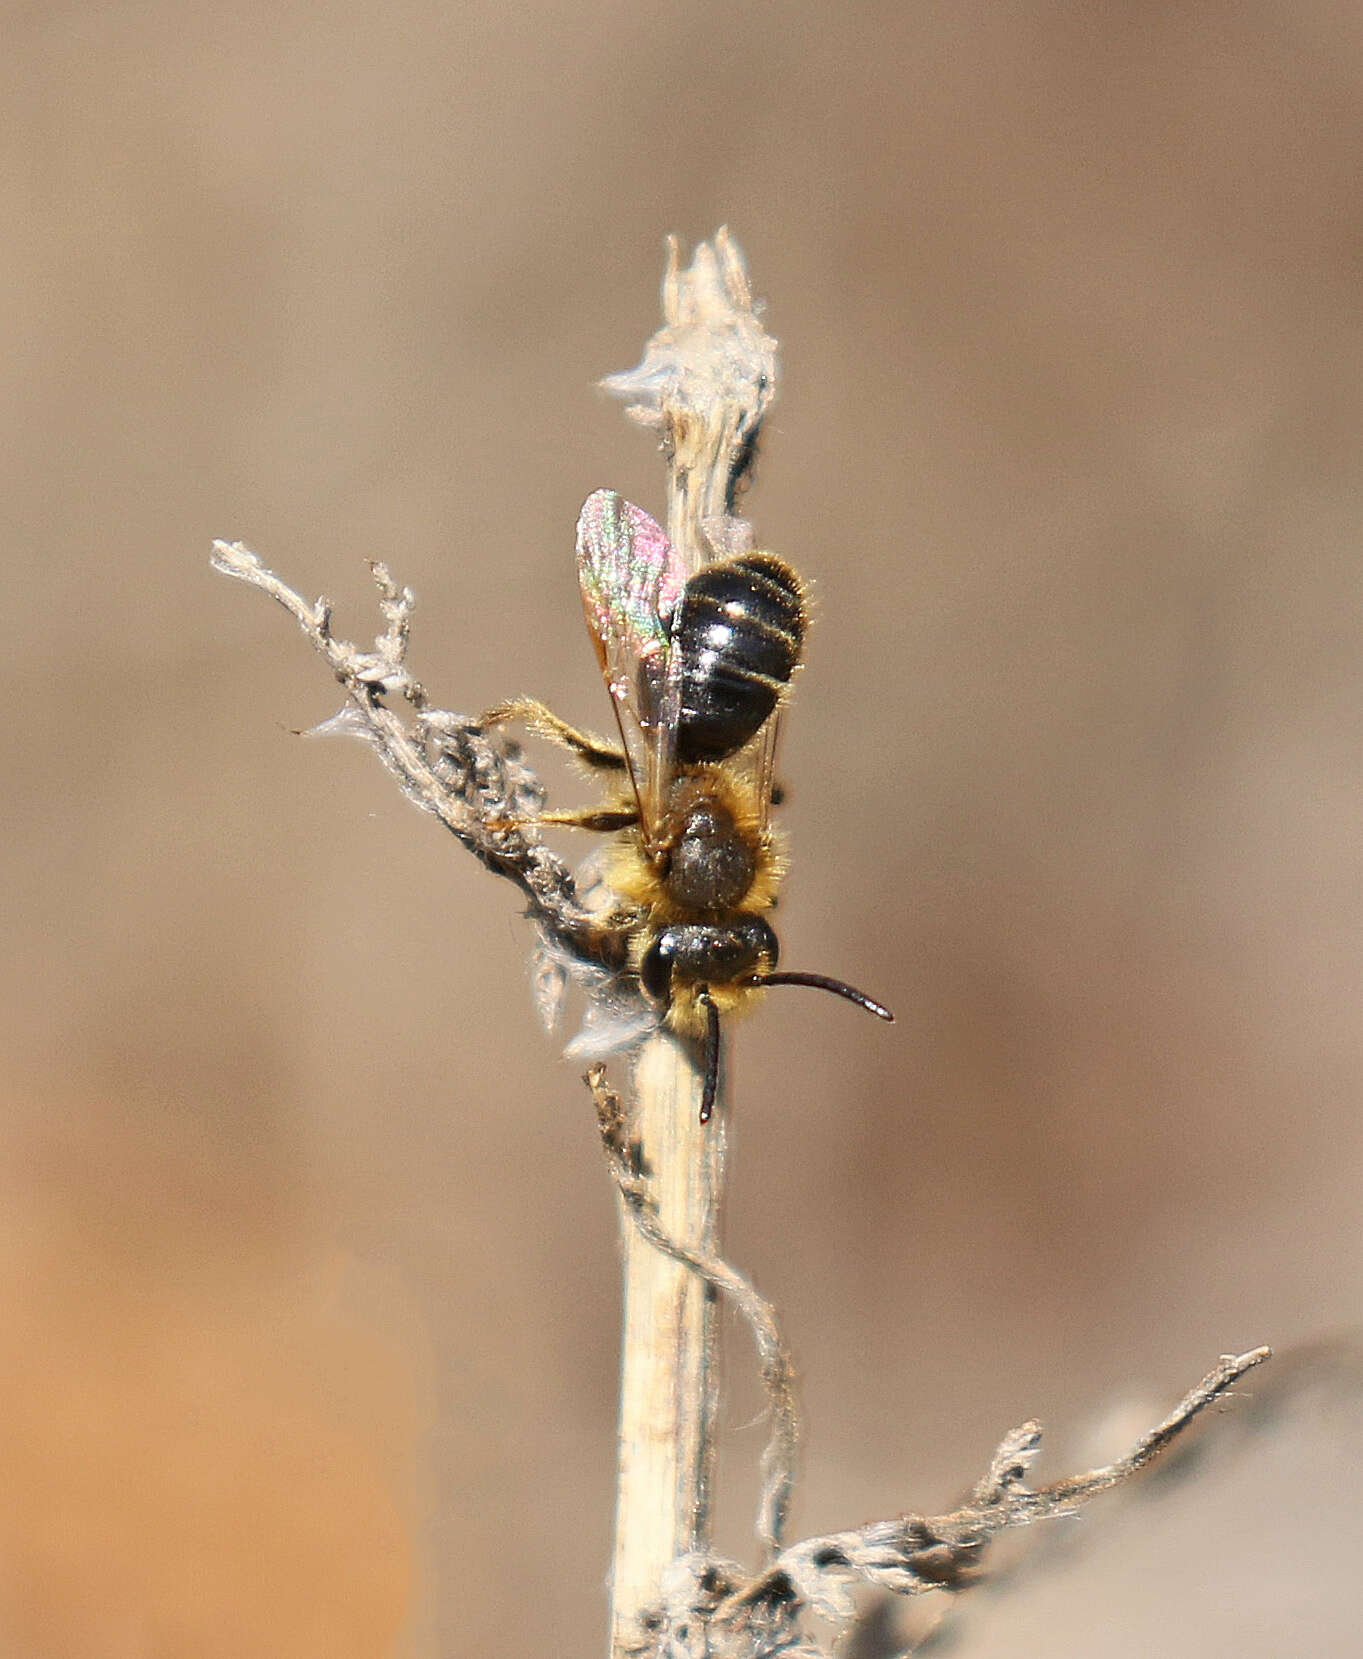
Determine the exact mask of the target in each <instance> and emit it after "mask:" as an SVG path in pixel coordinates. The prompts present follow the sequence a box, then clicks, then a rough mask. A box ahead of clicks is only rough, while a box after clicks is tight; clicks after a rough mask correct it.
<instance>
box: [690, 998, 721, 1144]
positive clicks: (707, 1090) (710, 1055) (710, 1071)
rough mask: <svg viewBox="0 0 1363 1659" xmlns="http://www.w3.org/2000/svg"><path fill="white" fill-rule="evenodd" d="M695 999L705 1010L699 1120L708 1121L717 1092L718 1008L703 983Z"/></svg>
mask: <svg viewBox="0 0 1363 1659" xmlns="http://www.w3.org/2000/svg"><path fill="white" fill-rule="evenodd" d="M696 1001H697V1002H698V1003H699V1004H700V1005H701V1007H702V1008H703V1009H704V1010H705V1087H704V1088H703V1089H702V1090H701V1096H700V1121H701V1122H702V1123H709V1121H710V1118H711V1116H712V1115H713V1113H714V1110H715V1096H716V1095H717V1094H718V1093H719V1009H718V1008H716V1007H715V1001H714V998H713V997H712V996H711V995H710V992H709V989H708V987H706V986H704V985H702V986H701V988H700V990H699V991H697V992H696Z"/></svg>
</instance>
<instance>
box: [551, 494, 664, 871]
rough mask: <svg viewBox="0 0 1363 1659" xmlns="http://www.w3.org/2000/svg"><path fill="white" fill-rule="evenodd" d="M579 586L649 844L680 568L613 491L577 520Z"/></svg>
mask: <svg viewBox="0 0 1363 1659" xmlns="http://www.w3.org/2000/svg"><path fill="white" fill-rule="evenodd" d="M577 580H578V586H579V587H580V588H581V590H582V608H583V610H584V611H585V612H586V616H587V626H588V628H589V629H590V630H591V635H592V639H593V641H594V642H595V644H596V655H597V658H598V660H599V661H600V664H601V673H602V676H603V678H604V679H605V682H606V689H607V690H608V691H609V692H610V695H611V705H612V707H613V708H614V709H615V717H616V721H617V723H618V724H619V727H620V736H621V738H622V739H623V741H624V745H625V754H626V756H627V758H628V760H629V770H630V778H631V781H632V783H633V785H634V793H635V797H636V799H637V800H638V803H639V815H640V819H641V821H642V824H643V831H644V837H645V839H646V840H651V839H652V836H653V833H654V830H655V828H656V826H657V822H658V810H659V800H660V798H661V793H662V789H663V786H664V783H665V780H666V778H667V775H668V773H669V771H670V769H671V760H672V754H671V748H672V742H673V739H674V737H675V732H676V708H675V701H676V699H675V676H674V675H671V674H670V673H669V667H670V662H671V654H672V653H671V644H670V639H669V633H668V625H669V622H670V619H671V616H672V612H673V610H674V609H675V607H676V603H677V600H678V598H679V597H680V594H681V591H682V588H683V587H684V586H685V584H686V570H685V567H684V565H683V563H682V558H681V555H680V554H679V553H678V552H677V550H676V548H675V547H673V545H672V543H671V542H670V541H669V540H668V539H667V536H666V534H665V532H664V531H663V529H662V528H661V526H660V525H658V524H655V523H654V521H653V520H652V519H651V518H650V517H649V516H648V514H647V513H646V512H644V511H643V509H642V508H640V507H636V506H634V505H633V504H632V503H631V502H628V501H625V500H624V499H623V498H622V497H620V496H619V495H617V494H616V493H615V491H614V490H597V492H596V494H595V495H591V496H588V498H587V501H586V503H585V504H584V506H583V508H582V512H581V513H580V515H579V516H578V521H577Z"/></svg>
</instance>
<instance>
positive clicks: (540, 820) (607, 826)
mask: <svg viewBox="0 0 1363 1659" xmlns="http://www.w3.org/2000/svg"><path fill="white" fill-rule="evenodd" d="M535 822H536V823H537V824H557V825H558V826H559V828H560V829H584V830H598V831H599V832H600V833H601V834H602V835H610V834H612V833H613V832H614V831H616V830H623V829H632V828H633V827H634V825H635V824H637V823H638V822H639V812H638V809H637V808H636V807H632V806H630V807H623V806H622V807H613V806H606V807H601V806H586V807H567V808H565V809H564V810H563V811H561V812H541V813H540V814H539V815H538V816H537V817H536V819H535Z"/></svg>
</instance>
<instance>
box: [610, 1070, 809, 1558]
mask: <svg viewBox="0 0 1363 1659" xmlns="http://www.w3.org/2000/svg"><path fill="white" fill-rule="evenodd" d="M586 1082H587V1086H588V1088H589V1089H590V1090H591V1092H592V1099H593V1101H594V1103H595V1105H596V1117H597V1124H598V1126H599V1128H600V1130H601V1141H602V1145H603V1147H604V1148H605V1152H606V1157H607V1160H608V1162H609V1165H610V1171H611V1175H612V1177H613V1178H614V1180H615V1184H616V1190H617V1191H618V1192H619V1195H620V1201H621V1204H622V1206H623V1210H624V1214H625V1216H626V1217H627V1219H628V1220H629V1222H630V1223H631V1225H633V1226H634V1227H635V1228H636V1229H637V1231H638V1232H639V1234H640V1236H641V1237H642V1238H644V1239H645V1240H646V1241H647V1242H648V1243H649V1244H650V1245H652V1246H653V1248H654V1249H655V1250H661V1251H662V1252H663V1253H664V1254H665V1255H667V1256H670V1257H671V1258H672V1259H673V1260H674V1261H676V1262H679V1263H680V1264H682V1265H683V1266H684V1267H686V1268H688V1269H689V1270H690V1271H691V1272H692V1273H693V1274H696V1275H697V1276H698V1277H699V1278H700V1279H701V1280H703V1281H704V1283H705V1284H706V1285H708V1286H710V1287H711V1289H713V1290H715V1291H718V1292H719V1293H720V1294H721V1295H723V1296H725V1297H726V1298H727V1299H728V1300H729V1302H730V1303H731V1304H732V1305H733V1306H734V1307H735V1308H736V1309H737V1310H738V1312H739V1314H740V1315H741V1316H742V1317H743V1319H744V1320H746V1322H747V1324H748V1327H749V1329H750V1330H751V1331H752V1335H753V1341H754V1342H755V1343H756V1345H757V1355H758V1362H759V1365H760V1367H761V1372H762V1382H763V1386H764V1387H765V1389H766V1392H767V1400H768V1404H769V1406H770V1409H771V1418H772V1426H771V1434H770V1437H769V1439H768V1441H767V1447H766V1451H765V1452H764V1453H763V1457H762V1474H763V1482H762V1496H761V1502H760V1506H759V1509H758V1515H757V1535H758V1537H759V1539H760V1540H761V1541H762V1544H763V1546H764V1548H765V1551H766V1554H767V1557H768V1559H770V1558H771V1557H772V1556H774V1555H775V1554H776V1551H777V1550H778V1549H779V1548H780V1544H781V1537H782V1534H783V1532H784V1529H785V1521H786V1512H787V1509H788V1507H789V1504H790V1495H791V1488H792V1486H793V1484H794V1478H795V1453H796V1449H797V1446H798V1444H799V1437H800V1430H799V1413H798V1410H797V1407H796V1404H795V1366H794V1362H793V1361H792V1359H791V1357H790V1350H789V1349H788V1348H787V1347H786V1344H785V1339H784V1338H783V1337H782V1335H781V1329H780V1326H779V1324H778V1323H777V1319H776V1310H775V1308H774V1307H773V1306H772V1305H771V1303H770V1302H768V1301H767V1299H766V1298H765V1297H764V1296H762V1295H760V1294H759V1293H758V1291H757V1290H756V1289H755V1287H754V1286H753V1285H752V1283H751V1282H750V1281H749V1280H748V1279H745V1278H744V1277H743V1275H742V1274H741V1273H739V1272H738V1271H737V1269H736V1268H733V1267H731V1266H730V1265H729V1263H728V1262H726V1261H723V1260H722V1259H721V1258H720V1257H718V1256H716V1255H714V1254H711V1253H707V1252H704V1251H702V1250H699V1249H693V1248H690V1247H688V1246H687V1245H684V1244H682V1243H680V1242H679V1241H678V1240H677V1239H676V1238H675V1237H674V1236H673V1235H672V1234H671V1233H670V1232H668V1230H667V1227H666V1225H665V1224H664V1222H663V1219H662V1215H661V1211H660V1205H659V1203H658V1195H657V1191H656V1187H655V1184H654V1183H653V1182H651V1181H649V1180H648V1179H646V1178H645V1176H644V1175H643V1173H642V1172H641V1156H640V1151H639V1147H638V1146H637V1144H635V1143H634V1142H632V1141H631V1140H630V1135H629V1123H628V1120H627V1119H626V1116H625V1113H624V1110H623V1108H622V1107H621V1104H620V1097H619V1095H617V1094H616V1093H615V1091H614V1090H613V1089H612V1088H610V1087H609V1085H608V1084H607V1082H606V1068H605V1066H604V1065H596V1066H593V1067H592V1069H591V1070H590V1071H589V1072H588V1073H587V1077H586Z"/></svg>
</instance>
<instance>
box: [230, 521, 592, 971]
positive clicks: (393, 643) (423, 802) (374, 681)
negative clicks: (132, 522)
mask: <svg viewBox="0 0 1363 1659" xmlns="http://www.w3.org/2000/svg"><path fill="white" fill-rule="evenodd" d="M213 566H214V568H215V569H216V570H219V571H221V572H222V574H223V575H224V576H233V577H235V578H236V579H237V580H238V581H241V582H245V583H247V584H248V586H250V587H254V588H259V589H260V590H261V592H262V593H267V594H269V595H270V597H271V598H272V599H274V600H276V601H278V603H279V604H281V605H282V606H283V607H284V609H285V610H286V611H288V612H289V614H290V615H291V616H292V617H293V618H294V619H295V620H296V621H297V623H298V625H299V627H300V628H301V629H302V630H303V633H304V635H305V636H306V637H307V639H308V640H309V641H310V642H311V644H312V645H313V646H314V647H315V648H316V649H317V650H318V651H320V652H321V654H322V655H323V656H324V657H325V658H326V660H327V662H328V664H329V665H330V667H331V671H332V673H333V674H335V676H336V678H337V679H338V680H339V681H340V683H341V685H342V686H343V687H344V688H345V692H346V696H347V698H348V703H347V705H346V707H345V709H344V710H343V711H342V712H341V713H340V714H339V715H337V716H336V717H335V718H334V719H333V720H329V721H328V722H327V723H326V724H325V725H324V726H319V727H318V728H316V730H317V731H318V732H319V733H321V732H327V733H330V732H338V733H345V734H348V735H352V736H355V737H359V738H362V739H364V740H365V741H366V742H368V743H369V744H370V745H371V746H372V747H373V748H374V750H375V751H376V753H377V754H378V755H379V758H380V759H381V760H382V761H383V763H384V765H385V766H386V767H387V768H388V770H389V771H390V772H391V773H392V774H393V775H394V777H396V778H397V780H398V782H399V784H400V785H401V786H402V790H403V793H404V794H405V795H406V796H407V798H408V799H409V800H411V801H415V803H416V804H417V805H418V806H419V807H420V808H421V809H422V810H423V811H424V812H429V813H432V814H433V815H434V816H435V817H436V818H438V819H439V820H440V822H441V823H442V824H444V826H445V828H446V829H448V830H449V831H450V832H451V833H452V834H453V835H456V836H457V837H458V838H459V840H460V841H462V842H463V844H464V845H465V846H466V847H467V848H468V849H469V850H470V851H471V852H472V853H474V854H475V855H476V856H477V857H478V858H480V859H481V860H482V862H483V863H484V864H486V865H487V866H488V868H489V869H490V870H494V871H496V873H497V874H498V875H501V876H506V877H507V878H508V879H509V880H511V881H514V882H515V883H516V885H517V886H518V887H519V888H521V890H522V891H523V892H524V893H525V894H526V896H527V898H528V899H529V901H530V906H529V908H530V913H531V914H532V915H533V916H534V918H535V919H536V921H538V922H539V924H540V925H541V927H543V928H544V930H545V931H546V932H547V933H548V934H549V935H550V936H551V937H552V938H554V939H555V940H557V941H558V942H559V943H560V944H561V945H562V946H563V947H564V948H565V949H566V950H569V951H571V952H572V953H573V955H574V956H576V957H579V958H584V959H587V960H590V961H594V962H599V963H600V964H601V966H602V967H604V968H606V969H609V970H613V971H618V970H619V969H620V968H621V967H622V966H623V963H624V934H623V933H622V932H621V931H620V930H618V929H612V928H611V927H609V926H608V925H607V926H603V920H602V917H601V915H600V913H599V912H593V911H591V910H588V909H587V908H586V907H585V906H583V905H582V904H581V903H580V902H579V898H578V893H577V887H576V884H575V882H574V880H573V876H572V872H571V871H570V870H569V868H568V866H567V865H566V864H565V863H564V862H563V860H562V859H561V858H559V857H558V856H557V855H556V854H555V853H553V852H551V851H550V849H549V848H548V847H546V846H545V845H544V843H543V841H542V840H541V839H540V836H539V833H538V831H537V830H536V828H535V819H536V817H537V816H538V814H539V812H540V810H541V809H542V808H543V806H544V799H545V792H544V786H543V785H542V784H541V783H540V780H539V778H538V777H537V776H536V775H535V773H534V772H533V771H532V770H531V769H530V768H529V767H528V766H527V765H526V764H525V762H524V761H523V760H522V759H521V754H520V749H519V747H518V746H517V745H516V744H514V743H511V742H509V741H507V740H506V739H505V738H503V737H501V736H500V734H494V735H492V736H489V735H488V734H487V733H485V732H484V731H483V730H482V728H481V727H480V726H479V725H478V723H477V721H475V720H473V719H470V718H469V717H468V716H467V715H462V714H451V713H450V712H449V711H448V710H446V709H435V708H432V707H431V706H430V703H429V699H428V698H427V695H426V691H425V688H424V687H423V686H422V684H421V683H420V681H419V680H417V679H415V678H414V677H413V676H412V674H411V671H410V670H409V669H408V667H407V645H408V638H409V633H410V628H411V618H412V612H413V610H414V609H415V608H416V599H415V596H414V595H413V593H412V590H411V589H410V588H405V587H404V588H400V587H397V586H396V585H395V584H394V582H393V579H392V577H391V576H390V575H389V573H388V569H387V567H386V566H385V565H383V564H379V563H377V562H376V563H374V564H372V565H371V567H370V568H371V569H372V571H373V573H374V582H375V585H376V586H377V587H378V590H379V603H380V607H381V609H382V612H383V615H384V618H385V621H386V623H387V627H386V628H385V629H384V631H383V633H381V634H380V635H379V636H378V638H377V639H376V640H375V642H374V648H373V649H372V650H368V651H366V650H363V649H362V648H361V647H359V646H357V645H352V644H350V643H349V641H347V640H343V639H338V638H337V637H336V636H335V635H334V634H333V633H332V631H331V602H330V600H328V599H325V598H319V599H317V600H315V601H313V602H311V603H309V601H308V600H306V599H304V598H303V597H302V596H301V595H300V594H298V593H295V592H294V590H293V589H292V588H291V587H289V586H288V585H287V583H285V582H283V581H281V580H280V578H279V577H278V576H276V575H275V573H274V572H273V571H272V570H269V569H267V568H266V566H265V565H264V563H263V562H262V561H261V560H260V559H259V558H258V557H257V556H256V555H255V554H254V553H252V552H251V551H250V549H249V548H246V547H243V546H242V545H241V543H240V542H223V541H215V542H214V543H213ZM389 698H400V699H401V700H402V701H403V702H404V703H405V704H406V705H407V706H408V707H409V708H410V710H411V715H410V717H409V718H407V719H404V718H403V717H402V715H400V714H399V713H398V712H397V711H396V710H395V709H394V708H393V706H392V705H391V703H390V702H389V701H387V699H389Z"/></svg>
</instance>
